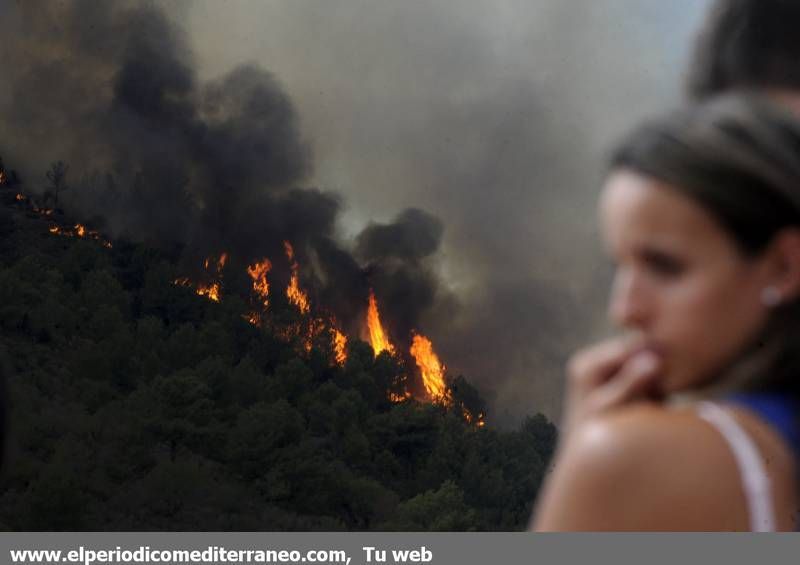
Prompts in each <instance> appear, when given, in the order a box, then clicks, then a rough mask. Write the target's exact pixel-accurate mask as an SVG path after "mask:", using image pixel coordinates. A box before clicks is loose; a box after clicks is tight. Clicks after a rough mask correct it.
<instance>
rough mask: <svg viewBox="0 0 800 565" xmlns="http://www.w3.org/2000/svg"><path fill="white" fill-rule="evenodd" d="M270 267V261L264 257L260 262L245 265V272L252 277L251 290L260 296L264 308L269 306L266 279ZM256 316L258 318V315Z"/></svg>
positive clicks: (267, 282)
mask: <svg viewBox="0 0 800 565" xmlns="http://www.w3.org/2000/svg"><path fill="white" fill-rule="evenodd" d="M271 269H272V263H271V262H270V260H269V259H266V258H264V259H263V260H262V261H260V262H256V263H253V264H252V265H248V267H247V274H248V275H250V278H251V279H253V291H254V292H255V293H256V295H258V297H259V298H261V300H262V304H263V305H264V308H266V307H267V306H269V281H267V273H268V272H269V271H270V270H271ZM258 318H259V319H260V316H259V317H258ZM251 323H256V322H251Z"/></svg>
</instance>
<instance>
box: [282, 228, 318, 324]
mask: <svg viewBox="0 0 800 565" xmlns="http://www.w3.org/2000/svg"><path fill="white" fill-rule="evenodd" d="M283 246H284V248H285V249H286V256H287V257H288V258H289V262H290V263H291V268H292V278H291V279H290V280H289V286H288V287H287V288H286V298H288V299H289V302H291V303H292V304H294V305H295V306H297V307H298V308H299V309H300V312H301V313H302V314H308V312H309V311H310V310H311V303H310V302H309V300H308V295H307V294H306V293H305V292H303V291H302V290H301V289H300V277H299V276H298V270H299V268H300V267H299V266H298V264H297V262H296V261H295V260H294V249H293V248H292V244H291V243H289V242H288V241H284V242H283Z"/></svg>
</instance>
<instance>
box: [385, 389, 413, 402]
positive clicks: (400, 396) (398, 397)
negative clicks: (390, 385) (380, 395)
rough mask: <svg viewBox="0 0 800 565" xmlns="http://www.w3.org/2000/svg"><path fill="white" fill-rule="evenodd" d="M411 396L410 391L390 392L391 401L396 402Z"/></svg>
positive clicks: (403, 400)
mask: <svg viewBox="0 0 800 565" xmlns="http://www.w3.org/2000/svg"><path fill="white" fill-rule="evenodd" d="M410 398H411V393H410V392H409V391H405V392H404V393H403V394H398V393H396V392H390V393H389V401H390V402H394V403H395V404H397V403H399V402H405V401H406V400H409V399H410Z"/></svg>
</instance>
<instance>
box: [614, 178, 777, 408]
mask: <svg viewBox="0 0 800 565" xmlns="http://www.w3.org/2000/svg"><path fill="white" fill-rule="evenodd" d="M600 215H601V228H602V232H603V237H604V240H605V243H606V246H607V248H608V250H609V253H610V255H611V257H612V258H613V260H614V262H615V263H616V272H615V276H614V284H613V287H612V292H611V298H610V302H609V315H610V317H611V319H612V320H613V321H614V322H615V323H616V324H618V325H619V326H621V327H623V328H626V329H630V330H636V331H638V332H640V333H641V334H642V335H643V337H644V338H645V341H646V343H647V346H648V347H650V348H652V349H653V350H654V351H655V352H656V353H657V354H658V355H659V356H660V358H661V361H662V367H663V370H662V373H661V388H662V390H663V392H665V393H670V392H676V391H681V390H687V389H691V388H694V387H697V386H700V385H702V384H706V383H708V382H709V381H710V380H711V379H713V378H714V376H715V375H716V374H717V372H718V371H719V370H720V369H722V368H723V367H724V365H725V364H726V363H727V362H728V361H730V360H732V358H733V357H734V356H735V355H736V354H737V353H738V352H739V351H740V350H741V349H742V348H743V347H745V346H746V345H747V344H748V342H749V341H750V340H751V339H752V338H753V337H754V336H755V335H756V332H757V331H758V330H759V328H760V327H762V326H763V324H764V323H765V321H766V317H767V309H766V307H765V306H763V305H762V303H761V299H760V297H761V293H762V290H763V288H764V287H765V286H767V284H768V281H767V279H766V269H765V268H764V266H763V265H762V264H761V262H760V261H759V260H757V259H747V258H745V257H744V256H743V255H741V254H740V253H739V251H738V250H737V248H736V247H735V244H734V242H733V240H732V239H731V238H730V237H729V236H728V235H727V233H726V232H724V231H723V229H722V228H721V227H720V226H719V225H718V224H717V223H716V221H715V220H714V219H713V218H712V217H711V216H710V215H709V214H708V213H707V212H706V211H705V210H704V209H703V208H701V207H700V206H699V205H697V204H695V203H694V202H693V201H692V200H691V199H689V198H688V197H687V196H684V195H682V194H681V193H679V192H678V191H677V190H675V189H674V188H671V187H670V186H669V185H666V184H664V183H661V182H659V181H656V180H654V179H652V178H649V177H646V176H642V175H639V174H636V173H633V172H630V171H626V170H622V171H618V172H615V173H614V174H612V175H611V176H610V177H609V179H608V181H607V183H606V186H605V187H604V189H603V193H602V196H601V200H600Z"/></svg>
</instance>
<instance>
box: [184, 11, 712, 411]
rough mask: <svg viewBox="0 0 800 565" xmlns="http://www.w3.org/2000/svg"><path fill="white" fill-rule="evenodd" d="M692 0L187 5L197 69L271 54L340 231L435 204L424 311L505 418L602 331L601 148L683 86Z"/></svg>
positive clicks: (531, 402)
mask: <svg viewBox="0 0 800 565" xmlns="http://www.w3.org/2000/svg"><path fill="white" fill-rule="evenodd" d="M707 4H708V3H707V2H706V1H705V0H677V1H672V2H663V1H661V0H601V1H597V0H570V1H569V2H565V1H563V0H501V1H497V2H484V1H481V0H462V1H458V2H453V1H426V2H422V1H411V2H390V1H386V2H373V1H370V0H346V1H337V2H334V3H328V2H324V1H320V0H317V1H314V0H308V1H304V0H300V1H295V2H259V3H255V2H244V1H242V2H235V1H234V2H222V3H220V2H213V1H202V2H193V3H192V4H191V7H190V8H189V9H187V11H186V13H185V14H184V17H185V18H186V21H187V23H188V29H189V30H190V33H191V38H192V44H193V46H194V48H195V50H196V54H197V57H198V61H199V63H200V69H201V72H202V73H203V74H205V75H207V76H214V75H216V74H218V73H220V72H222V71H223V70H225V69H226V68H229V67H230V66H231V65H233V64H235V63H236V62H240V61H242V60H247V59H252V60H256V61H258V62H259V63H261V64H262V65H264V66H265V67H266V68H268V69H271V70H272V71H274V72H275V74H276V76H277V77H278V78H279V80H280V81H281V82H282V84H283V85H284V86H285V88H286V90H287V92H289V94H290V95H291V97H292V99H293V100H294V101H295V103H296V105H297V109H298V114H299V115H300V119H301V124H302V129H303V131H304V132H305V133H306V134H307V135H308V136H309V138H310V140H311V142H312V144H313V148H314V155H315V172H314V177H315V179H316V180H317V184H319V185H321V186H328V187H335V188H336V190H338V191H340V192H341V193H342V194H344V195H345V196H346V210H345V214H344V221H343V225H342V228H343V229H344V230H345V231H347V232H350V233H355V232H357V231H358V230H359V229H360V228H361V227H362V226H363V225H364V224H365V223H367V222H369V221H370V220H378V221H385V220H390V219H392V217H393V216H394V215H395V214H396V213H397V212H399V211H400V210H402V209H404V208H405V207H407V206H419V207H421V208H423V209H425V210H427V211H430V212H432V213H433V214H435V215H436V216H437V217H439V218H440V219H441V220H442V223H443V224H444V243H443V246H442V249H441V250H440V251H439V254H438V260H439V264H440V266H441V269H442V270H443V272H444V274H445V280H446V281H447V283H449V285H451V287H453V288H454V289H456V291H457V292H458V295H459V297H460V299H461V307H460V308H459V309H458V310H457V314H456V317H455V318H453V317H451V316H450V315H448V314H440V316H441V319H438V320H436V319H430V320H429V324H428V325H429V326H431V327H432V328H431V330H432V329H433V328H434V327H435V331H431V333H433V334H434V337H435V338H437V339H436V340H435V343H437V344H438V345H439V347H440V348H441V349H442V351H443V352H444V357H445V359H446V361H447V362H448V363H449V365H450V367H451V369H453V370H456V371H460V372H463V373H464V374H465V375H466V376H467V377H468V378H469V379H470V380H472V381H473V382H475V383H476V384H478V385H479V386H480V388H481V390H483V391H485V392H487V393H489V394H493V395H494V399H495V408H496V410H495V415H496V416H498V417H501V418H502V416H503V413H504V412H507V413H508V414H507V416H508V417H510V419H516V418H518V417H519V416H521V415H522V414H525V413H528V412H531V411H535V410H543V411H545V413H547V414H549V415H551V416H556V415H557V413H558V410H559V408H560V395H561V386H560V379H561V373H560V367H561V363H562V362H563V359H564V356H565V355H566V354H567V352H568V351H569V350H570V349H572V348H573V347H574V346H575V345H576V344H580V343H583V342H584V341H585V340H587V339H591V336H592V335H596V333H597V330H596V328H597V327H598V320H600V321H602V316H603V315H604V304H603V300H604V298H605V287H604V285H605V278H604V277H603V274H602V270H601V269H599V268H598V266H599V265H603V262H602V261H603V260H602V258H600V257H598V255H599V253H600V249H599V245H598V244H597V240H596V228H595V215H594V204H595V198H596V194H597V190H598V186H599V183H600V179H601V175H602V170H603V156H604V153H605V152H606V151H607V150H608V148H609V145H610V144H611V143H613V140H614V139H615V138H616V137H618V136H619V135H620V134H621V133H623V132H624V131H625V130H626V129H627V128H629V127H631V125H632V124H634V123H635V121H636V119H637V117H640V116H645V115H648V114H649V113H651V112H654V111H658V110H659V109H662V108H664V107H667V106H669V105H671V104H675V103H677V102H678V101H679V100H680V95H681V87H682V85H681V81H682V79H683V76H682V75H683V72H684V71H685V66H686V59H687V57H688V53H689V46H690V43H691V38H692V36H693V34H694V33H695V30H696V28H697V26H698V25H699V22H700V21H701V20H702V16H703V14H704V12H705V10H706V6H707ZM598 286H599V288H598ZM437 315H438V314H437V313H436V312H435V311H434V312H432V313H431V316H430V318H436V317H437Z"/></svg>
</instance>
